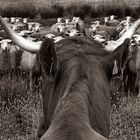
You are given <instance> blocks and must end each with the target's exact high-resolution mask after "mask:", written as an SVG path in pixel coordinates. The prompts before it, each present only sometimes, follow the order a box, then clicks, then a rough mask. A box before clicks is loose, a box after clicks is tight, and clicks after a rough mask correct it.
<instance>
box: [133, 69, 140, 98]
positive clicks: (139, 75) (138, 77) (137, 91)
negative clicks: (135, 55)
mask: <svg viewBox="0 0 140 140" xmlns="http://www.w3.org/2000/svg"><path fill="white" fill-rule="evenodd" d="M139 86H140V71H138V72H137V74H136V81H135V94H134V95H135V96H140V95H139V94H140V88H139Z"/></svg>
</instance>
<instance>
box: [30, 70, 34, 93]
mask: <svg viewBox="0 0 140 140" xmlns="http://www.w3.org/2000/svg"><path fill="white" fill-rule="evenodd" d="M29 87H30V90H31V91H32V87H33V76H32V70H30V72H29Z"/></svg>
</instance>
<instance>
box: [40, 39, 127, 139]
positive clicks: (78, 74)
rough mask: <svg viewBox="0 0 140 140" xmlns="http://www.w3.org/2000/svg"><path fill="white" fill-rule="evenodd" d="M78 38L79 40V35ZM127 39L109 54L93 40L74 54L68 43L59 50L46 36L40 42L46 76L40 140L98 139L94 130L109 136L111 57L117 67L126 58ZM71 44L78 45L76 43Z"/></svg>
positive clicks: (121, 64)
mask: <svg viewBox="0 0 140 140" xmlns="http://www.w3.org/2000/svg"><path fill="white" fill-rule="evenodd" d="M69 41H70V42H73V41H72V40H71V39H69ZM75 41H76V39H75ZM78 41H79V42H80V43H81V42H82V40H80V39H79V38H78V39H77V42H78ZM64 42H65V41H64ZM128 42H129V41H128V40H126V41H125V42H124V43H123V44H122V45H121V46H120V47H118V48H117V49H116V50H115V52H113V53H111V54H109V53H108V52H106V51H104V50H103V49H101V48H100V49H99V48H98V47H97V45H95V44H96V43H95V44H94V45H95V46H94V47H92V49H91V47H87V46H86V45H85V44H84V43H83V45H80V46H81V50H80V51H79V50H77V51H75V53H73V52H74V51H70V50H69V49H70V47H71V45H70V44H69V45H66V46H63V44H61V45H62V46H63V47H64V48H65V47H68V48H69V49H66V50H65V51H64V50H63V47H62V46H61V48H62V49H60V50H59V49H58V48H57V47H60V46H59V45H60V44H59V45H58V46H57V45H56V46H54V44H53V42H51V41H50V40H48V39H46V40H45V41H43V43H42V46H41V49H40V52H39V57H40V63H41V66H42V69H43V72H44V77H45V80H44V86H43V91H42V97H43V113H44V121H43V123H42V126H40V128H41V130H39V132H41V133H42V134H43V133H45V132H46V133H45V134H44V135H43V137H42V139H41V140H47V139H50V140H55V139H59V140H68V139H72V140H77V139H81V140H86V139H87V137H88V139H89V140H90V139H95V140H99V139H101V138H100V137H96V136H95V133H94V131H96V132H98V133H100V134H101V135H103V136H104V137H106V138H108V137H109V120H110V117H109V115H110V113H109V112H110V89H109V81H110V79H111V77H112V70H113V62H114V60H116V61H118V63H119V66H120V67H119V68H120V69H121V67H123V65H124V64H125V63H124V62H125V60H127V51H125V50H127V49H126V48H127V45H128ZM92 43H94V42H92ZM64 44H65V43H64ZM74 46H75V48H76V47H79V45H78V43H77V44H75V45H74ZM82 47H83V48H84V47H85V48H84V49H83V48H82ZM57 49H58V50H57ZM71 49H73V48H71ZM82 49H83V50H82ZM56 50H57V53H56ZM62 50H63V51H62ZM91 51H92V52H91ZM60 54H61V55H60ZM101 54H102V56H100V55H101ZM99 58H100V59H99ZM121 62H122V63H121ZM42 129H44V130H42ZM91 130H92V131H91ZM43 131H44V132H43ZM42 134H40V133H39V136H40V137H41V136H42ZM104 139H105V138H104Z"/></svg>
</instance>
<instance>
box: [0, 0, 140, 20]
mask: <svg viewBox="0 0 140 140" xmlns="http://www.w3.org/2000/svg"><path fill="white" fill-rule="evenodd" d="M127 1H129V0H125V1H124V0H99V1H96V0H95V1H91V0H87V1H86V2H85V1H83V0H78V1H76V2H74V1H73V0H70V1H65V0H57V1H56V0H53V1H49V0H46V1H45V0H44V1H43V0H38V1H37V0H28V1H25V0H20V1H18V0H1V1H0V11H1V14H2V15H3V16H6V17H11V16H19V17H30V18H35V17H41V18H44V19H49V18H57V17H63V16H67V17H72V16H80V17H81V18H85V17H87V16H88V17H92V18H96V17H103V16H108V15H111V14H115V15H116V16H118V17H124V16H127V15H129V16H133V17H139V13H140V2H138V1H137V0H134V1H137V2H136V4H135V5H134V4H133V3H131V4H130V3H128V2H127ZM134 1H133V2H134Z"/></svg>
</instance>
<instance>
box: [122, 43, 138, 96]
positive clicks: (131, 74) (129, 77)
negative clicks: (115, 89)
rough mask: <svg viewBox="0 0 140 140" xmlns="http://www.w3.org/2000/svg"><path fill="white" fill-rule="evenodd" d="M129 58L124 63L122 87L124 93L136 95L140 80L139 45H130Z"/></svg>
mask: <svg viewBox="0 0 140 140" xmlns="http://www.w3.org/2000/svg"><path fill="white" fill-rule="evenodd" d="M130 47H131V51H130V55H131V57H130V59H129V61H128V62H127V64H126V68H125V70H124V74H123V80H124V88H125V92H126V95H130V96H133V95H134V96H137V95H138V94H139V84H140V83H139V81H140V58H139V54H140V47H139V45H134V46H130Z"/></svg>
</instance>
